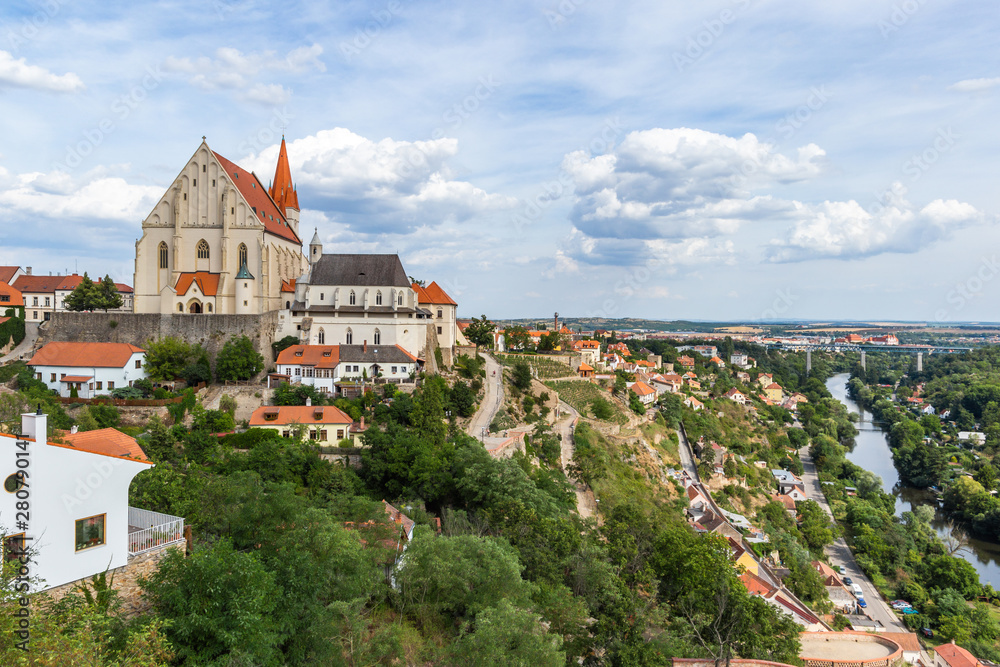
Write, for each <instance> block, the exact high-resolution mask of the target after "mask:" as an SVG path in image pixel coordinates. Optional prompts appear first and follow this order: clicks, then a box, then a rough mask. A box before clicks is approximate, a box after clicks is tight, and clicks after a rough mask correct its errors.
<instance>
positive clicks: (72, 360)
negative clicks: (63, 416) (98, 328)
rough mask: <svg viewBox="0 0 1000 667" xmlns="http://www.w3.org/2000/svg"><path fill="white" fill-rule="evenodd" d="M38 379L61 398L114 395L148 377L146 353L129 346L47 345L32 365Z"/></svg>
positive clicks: (106, 344) (33, 359) (93, 344)
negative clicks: (74, 393) (116, 391)
mask: <svg viewBox="0 0 1000 667" xmlns="http://www.w3.org/2000/svg"><path fill="white" fill-rule="evenodd" d="M28 365H29V366H31V368H32V370H34V372H35V378H36V379H38V380H41V381H42V382H44V383H45V386H47V387H48V388H49V389H52V390H54V391H56V392H58V393H59V395H60V396H65V397H69V396H70V395H71V392H72V390H73V389H74V388H75V389H76V391H77V396H78V397H79V398H93V397H95V396H104V395H107V394H110V393H111V391H112V390H113V389H117V388H119V387H131V386H132V384H133V383H134V382H135V381H136V380H141V379H143V378H145V377H146V351H145V350H143V349H141V348H138V347H136V346H135V345H129V344H128V343H64V342H53V343H47V344H46V345H44V346H43V347H42V349H40V350H39V351H38V352H36V353H35V355H34V356H33V357H32V358H31V361H29V362H28Z"/></svg>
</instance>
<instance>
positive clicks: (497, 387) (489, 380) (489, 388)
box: [466, 354, 503, 439]
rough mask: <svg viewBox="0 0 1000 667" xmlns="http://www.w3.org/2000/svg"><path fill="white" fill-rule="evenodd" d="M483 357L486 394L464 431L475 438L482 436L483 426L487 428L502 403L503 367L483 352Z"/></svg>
mask: <svg viewBox="0 0 1000 667" xmlns="http://www.w3.org/2000/svg"><path fill="white" fill-rule="evenodd" d="M483 357H484V358H485V359H486V380H485V382H484V385H485V387H486V395H485V396H484V397H483V402H482V403H481V404H480V405H479V409H478V410H476V414H475V415H473V417H472V421H471V422H469V428H468V429H466V433H468V434H469V435H471V436H472V437H473V438H477V439H478V438H481V437H482V435H483V429H484V428H487V429H488V428H489V426H490V424H491V423H492V422H493V418H494V417H495V416H496V414H497V411H498V410H499V409H500V404H501V403H503V367H502V366H501V365H500V364H499V363H497V360H496V359H494V358H493V357H491V356H490V355H488V354H483Z"/></svg>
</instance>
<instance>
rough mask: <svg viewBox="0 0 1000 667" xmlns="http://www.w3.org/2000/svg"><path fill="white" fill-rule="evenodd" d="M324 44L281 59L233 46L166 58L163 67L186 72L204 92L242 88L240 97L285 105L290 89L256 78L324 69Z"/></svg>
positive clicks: (194, 84) (304, 48)
mask: <svg viewBox="0 0 1000 667" xmlns="http://www.w3.org/2000/svg"><path fill="white" fill-rule="evenodd" d="M322 54H323V47H322V46H320V45H319V44H312V45H310V46H302V47H299V48H297V49H293V50H292V51H289V52H288V54H287V55H285V56H284V58H282V57H280V56H278V55H277V54H276V53H275V52H274V51H254V52H250V53H244V52H242V51H240V50H239V49H235V48H232V47H221V48H219V49H216V51H215V57H214V58H209V57H206V56H202V57H200V58H187V57H185V58H177V57H174V56H170V57H168V58H167V59H166V61H165V62H164V65H163V69H165V70H166V71H168V72H176V73H179V74H187V75H189V79H188V81H189V82H190V83H191V85H193V86H195V87H197V88H200V89H201V90H205V91H218V90H232V91H238V90H241V89H242V90H244V92H243V93H242V94H241V95H239V96H240V97H241V99H244V100H247V101H251V102H258V103H261V104H269V105H278V104H284V103H285V102H287V101H288V99H289V97H290V96H291V92H290V91H289V90H288V89H286V88H284V87H283V86H282V85H280V84H277V83H265V82H258V81H256V79H257V78H259V77H263V76H264V75H266V74H268V73H272V72H303V71H308V70H310V69H312V70H316V71H319V72H325V71H326V65H325V64H324V63H323V61H322V60H320V58H319V57H320V56H321V55H322Z"/></svg>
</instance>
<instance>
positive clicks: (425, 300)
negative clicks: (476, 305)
mask: <svg viewBox="0 0 1000 667" xmlns="http://www.w3.org/2000/svg"><path fill="white" fill-rule="evenodd" d="M412 286H413V291H415V292H416V293H417V303H418V304H419V305H420V307H421V308H426V309H427V310H429V311H430V313H431V319H432V320H434V324H433V325H432V326H433V327H434V331H435V335H436V336H437V341H438V346H439V347H441V348H446V349H451V348H452V347H454V346H455V345H456V344H459V345H468V344H469V343H468V341H466V340H465V336H463V335H462V334H461V333H460V332H459V330H458V313H457V311H458V303H456V302H455V300H454V299H452V298H451V297H450V296H448V293H447V292H445V291H444V289H442V287H441V286H440V285H438V284H437V283H436V282H433V281H432V282H431V284H430V285H427V286H424V285H421V284H420V283H413V284H412ZM459 339H461V340H459Z"/></svg>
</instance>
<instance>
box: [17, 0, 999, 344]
mask: <svg viewBox="0 0 1000 667" xmlns="http://www.w3.org/2000/svg"><path fill="white" fill-rule="evenodd" d="M903 5H905V7H904V6H903ZM181 18H182V19H183V20H180V19H181ZM0 20H2V21H3V24H4V27H5V28H6V30H5V31H3V33H0V89H2V90H3V91H4V96H3V97H2V99H0V109H2V110H3V112H4V113H3V117H4V119H5V122H6V123H7V130H8V131H7V132H6V134H5V136H6V137H7V142H6V144H5V147H4V149H3V151H2V154H0V202H2V203H3V204H5V207H6V211H7V224H5V225H4V229H3V236H2V237H0V238H2V241H3V244H2V246H0V264H17V265H20V266H25V265H28V266H32V267H34V268H35V270H36V271H37V272H38V273H39V274H42V273H47V272H49V271H52V272H61V271H63V269H64V268H65V267H67V266H74V265H78V267H79V270H80V272H81V273H82V272H83V271H87V272H89V273H91V274H94V275H101V276H103V275H105V274H109V275H111V276H112V277H113V278H114V279H115V280H116V281H117V282H125V283H128V284H132V283H133V270H134V259H135V250H134V243H135V241H136V239H138V238H139V236H140V235H141V233H142V230H141V221H142V219H143V218H145V217H146V216H147V215H148V214H149V213H150V211H151V209H152V206H153V204H154V203H155V201H156V200H157V199H158V198H159V197H160V196H162V194H163V193H164V192H165V191H166V189H167V188H168V187H169V185H170V184H171V182H172V181H173V179H174V178H175V177H176V175H177V173H178V172H179V171H180V169H181V168H182V167H183V165H184V164H185V161H186V160H187V159H188V157H189V156H190V155H191V154H192V153H193V152H194V151H195V149H196V148H197V147H198V145H199V144H200V140H201V137H202V136H203V135H204V136H207V137H208V139H207V141H208V144H209V146H210V147H211V148H212V149H213V150H215V151H217V152H219V153H220V154H222V155H224V156H226V157H227V158H228V159H230V160H233V161H234V162H236V163H237V164H239V165H240V166H242V167H244V168H246V169H248V170H252V171H254V172H255V173H256V174H257V175H258V178H260V180H261V181H262V182H267V181H268V180H269V179H270V177H271V174H273V171H274V165H275V162H276V158H277V153H278V146H279V143H280V141H281V137H282V136H283V135H284V136H285V137H287V142H288V156H289V160H290V163H291V171H292V178H293V181H294V183H295V185H296V187H297V190H298V193H299V195H300V197H299V199H300V202H301V204H302V209H303V210H302V213H301V225H300V230H299V236H300V237H303V238H304V239H308V238H309V236H311V234H312V229H313V228H314V227H315V228H317V229H318V230H319V233H320V236H321V238H322V240H323V243H324V247H325V249H327V250H328V251H332V252H345V253H365V252H382V253H391V252H398V253H399V255H400V257H401V259H402V261H403V264H404V266H405V268H406V271H407V273H408V274H410V275H413V276H416V277H417V278H420V279H426V280H427V281H428V282H430V281H431V280H434V281H436V282H438V284H439V285H441V286H442V287H443V288H444V289H445V291H447V292H448V293H449V294H450V295H451V296H452V297H453V298H454V299H455V300H456V301H457V302H458V303H459V308H460V309H461V310H462V312H463V313H465V312H469V313H481V312H494V313H497V315H498V318H499V319H504V318H510V317H513V314H514V313H517V312H523V311H524V310H543V311H550V312H551V311H557V310H558V311H569V310H572V311H574V312H579V313H584V314H583V315H580V317H600V316H603V317H609V318H622V317H640V318H641V317H647V318H648V317H650V314H664V315H659V316H658V317H656V319H660V317H664V318H666V316H667V314H668V315H669V317H670V318H671V320H670V321H676V320H678V319H682V320H687V321H701V322H718V321H755V322H771V321H795V322H807V321H819V320H831V319H832V320H836V321H842V320H844V319H853V320H863V319H866V318H867V319H869V320H900V321H912V322H926V323H928V324H930V323H934V324H935V325H940V326H958V325H960V324H961V323H963V322H987V321H989V320H990V319H992V318H994V317H996V315H995V314H994V313H993V309H992V308H991V307H990V305H991V298H990V297H993V296H995V295H996V291H997V290H996V287H995V286H994V285H993V283H994V280H993V279H994V278H995V277H996V275H997V274H998V273H1000V261H998V260H997V258H996V256H995V255H994V254H993V253H992V252H990V251H989V248H991V247H997V246H998V245H1000V227H998V225H997V220H998V217H997V216H998V213H1000V192H997V191H996V188H995V187H994V185H993V180H994V176H993V170H992V169H991V167H992V166H993V163H994V161H995V156H996V155H997V154H998V152H1000V150H998V149H1000V129H998V128H997V127H996V123H995V122H994V118H995V115H996V114H995V110H996V106H997V103H998V101H1000V55H998V54H997V53H996V50H995V49H994V48H992V44H993V42H994V41H995V40H994V39H993V36H994V35H995V34H997V29H998V28H1000V16H997V14H996V11H995V7H994V6H993V5H992V4H991V3H987V2H985V0H970V1H959V0H950V1H948V0H946V1H943V2H940V3H934V4H930V3H912V7H911V5H909V4H905V3H903V4H900V3H899V2H898V1H896V0H878V1H876V2H871V1H865V2H862V1H861V0H845V2H842V3H838V4H837V5H835V6H802V5H801V4H800V3H792V2H790V0H769V1H761V2H752V0H716V1H712V2H706V3H702V4H699V5H698V6H688V5H684V4H680V3H670V4H669V5H664V4H663V3H655V2H649V1H634V2H629V3H627V4H624V5H622V4H619V5H615V6H613V7H609V6H604V5H599V4H598V3H588V2H584V1H583V0H576V1H575V2H555V1H554V0H552V1H545V2H541V3H539V2H531V3H529V2H523V1H521V2H512V3H504V4H503V5H499V6H489V5H484V6H475V7H465V6H457V5H455V4H453V3H445V2H441V1H436V2H426V3H420V4H409V3H395V2H393V3H388V4H386V5H384V6H383V5H376V6H374V7H372V6H369V5H365V4H362V3H353V4H348V5H341V6H336V7H317V6H314V5H312V4H309V3H294V4H292V5H286V6H282V7H280V8H271V7H261V6H257V5H256V3H253V2H250V1H249V0H246V1H243V0H226V1H224V2H217V3H213V4H208V3H204V2H200V1H197V0H179V2H177V3H173V4H171V5H170V6H162V5H151V6H137V5H121V6H118V5H115V6H114V7H109V6H107V5H104V4H101V3H97V2H94V1H93V0H81V1H80V2H76V3H72V4H70V3H64V2H60V1H57V2H53V3H48V4H41V5H37V4H33V3H20V4H12V5H9V6H5V7H3V8H2V9H0ZM275 26H279V29H277V30H276V29H274V27H275ZM248 45H249V46H248ZM786 318H788V319H786Z"/></svg>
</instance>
